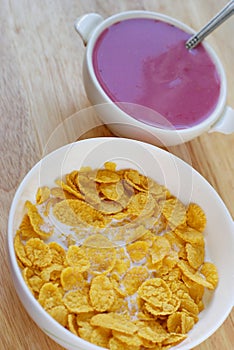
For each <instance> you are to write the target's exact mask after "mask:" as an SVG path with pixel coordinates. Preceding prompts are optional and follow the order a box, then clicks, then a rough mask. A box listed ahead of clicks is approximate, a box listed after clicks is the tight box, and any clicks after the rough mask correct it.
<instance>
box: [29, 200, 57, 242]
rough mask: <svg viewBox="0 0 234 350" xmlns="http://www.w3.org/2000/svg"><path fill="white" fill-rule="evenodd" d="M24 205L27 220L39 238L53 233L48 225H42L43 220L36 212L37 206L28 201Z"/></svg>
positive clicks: (47, 236) (45, 237)
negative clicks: (26, 210) (26, 211)
mask: <svg viewBox="0 0 234 350" xmlns="http://www.w3.org/2000/svg"><path fill="white" fill-rule="evenodd" d="M25 205H26V208H27V209H28V216H29V220H30V223H31V225H32V227H33V229H34V231H35V232H36V233H37V234H38V236H39V237H40V238H44V239H47V238H49V237H50V236H51V235H52V234H53V229H52V228H50V227H44V220H43V219H42V217H41V215H40V214H39V213H38V210H37V207H36V206H35V205H34V204H32V203H31V202H30V201H26V203H25Z"/></svg>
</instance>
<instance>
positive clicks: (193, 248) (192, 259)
mask: <svg viewBox="0 0 234 350" xmlns="http://www.w3.org/2000/svg"><path fill="white" fill-rule="evenodd" d="M185 249H186V252H187V259H188V262H189V264H190V265H191V266H192V267H193V268H194V269H198V268H199V267H200V266H201V264H202V263H203V262H204V258H205V250H204V246H199V245H192V244H190V243H187V244H186V247H185Z"/></svg>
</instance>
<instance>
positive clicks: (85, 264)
mask: <svg viewBox="0 0 234 350" xmlns="http://www.w3.org/2000/svg"><path fill="white" fill-rule="evenodd" d="M66 263H67V264H68V265H69V266H76V267H77V268H79V270H80V272H84V271H86V270H88V268H89V267H90V262H89V259H88V258H87V257H86V254H85V251H84V250H83V249H82V248H80V247H78V246H76V245H71V246H69V248H68V251H67V254H66Z"/></svg>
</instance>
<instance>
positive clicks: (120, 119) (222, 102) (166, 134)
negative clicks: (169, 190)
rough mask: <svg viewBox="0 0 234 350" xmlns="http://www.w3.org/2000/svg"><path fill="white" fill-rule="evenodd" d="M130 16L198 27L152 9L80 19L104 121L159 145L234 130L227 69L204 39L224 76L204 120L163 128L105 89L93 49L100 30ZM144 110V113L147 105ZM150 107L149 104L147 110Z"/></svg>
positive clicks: (91, 93) (90, 84)
mask: <svg viewBox="0 0 234 350" xmlns="http://www.w3.org/2000/svg"><path fill="white" fill-rule="evenodd" d="M129 18H153V19H156V20H161V21H164V22H167V23H170V24H173V25H175V26H177V27H179V28H181V29H182V30H184V31H186V32H188V33H191V34H194V30H193V29H192V28H190V27H188V26H187V25H186V24H184V23H182V22H180V21H178V20H176V19H174V18H171V17H168V16H166V15H163V14H159V13H155V12H149V11H127V12H122V13H118V14H116V15H113V16H111V17H109V18H107V19H105V20H104V19H103V18H102V17H101V16H100V15H99V14H96V13H90V14H86V15H84V16H82V17H80V18H78V19H77V21H76V23H75V28H76V30H77V32H78V33H79V34H80V36H81V37H82V39H83V41H84V44H85V45H87V46H86V50H85V56H84V61H83V79H84V87H85V90H86V94H87V97H88V99H89V100H90V102H91V103H92V104H93V105H94V106H95V107H96V110H97V113H98V115H99V117H100V118H101V119H102V121H103V122H104V123H105V124H107V125H108V127H109V128H110V130H111V131H112V132H113V133H114V134H115V135H118V136H122V137H127V138H133V139H137V140H141V141H145V142H150V143H152V144H155V145H163V146H172V145H176V144H180V143H184V142H186V141H189V140H191V139H193V138H195V137H197V136H199V135H200V134H202V133H203V132H205V131H210V132H211V131H219V132H222V133H232V132H234V110H233V109H232V108H231V107H227V106H226V96H227V83H226V77H225V72H224V69H223V66H222V63H221V62H220V60H219V58H218V56H217V55H216V53H215V52H214V50H213V49H212V48H211V47H210V46H209V45H208V44H207V43H203V45H204V47H205V48H206V50H207V52H208V53H209V55H210V57H211V58H212V60H213V62H214V63H215V65H216V68H217V71H218V73H219V76H220V80H221V89H220V96H219V100H218V103H217V106H216V108H215V110H214V111H213V112H212V114H211V115H210V116H209V117H208V118H207V119H205V120H204V121H202V122H201V123H199V124H197V125H195V126H193V127H190V128H187V129H182V130H176V129H162V128H157V127H154V126H150V125H147V124H145V123H143V122H140V121H138V120H136V119H135V118H133V117H131V116H130V115H128V114H127V113H126V112H124V111H123V109H121V108H120V107H118V106H117V105H116V104H115V103H114V102H113V101H112V100H111V99H110V98H109V97H108V95H107V94H106V93H105V92H104V90H103V88H102V86H101V85H100V83H99V82H98V79H97V77H96V75H95V72H94V67H93V63H92V56H93V49H94V46H95V43H96V41H97V39H98V37H99V36H100V34H101V33H102V32H103V31H104V30H105V29H106V28H108V27H109V26H111V25H112V24H113V23H116V22H119V21H122V20H125V19H129ZM139 108H141V113H144V108H143V107H139ZM146 111H147V109H146V108H145V113H146Z"/></svg>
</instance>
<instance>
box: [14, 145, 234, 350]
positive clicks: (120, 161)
mask: <svg viewBox="0 0 234 350" xmlns="http://www.w3.org/2000/svg"><path fill="white" fill-rule="evenodd" d="M107 160H111V161H114V162H116V163H117V165H118V168H125V167H131V168H135V169H137V170H139V171H141V172H142V173H144V174H146V175H148V176H150V177H152V178H153V179H154V180H156V181H158V182H159V183H161V184H164V185H165V186H167V187H168V188H169V189H170V191H171V192H172V193H173V194H174V195H175V196H177V197H179V198H180V200H181V201H183V202H184V203H185V204H186V203H188V202H190V201H193V202H196V203H198V204H199V205H200V206H201V207H202V208H203V209H204V211H205V213H206V216H207V227H206V230H205V233H204V234H205V241H206V247H207V251H206V254H207V256H208V257H209V258H210V259H211V261H213V262H214V263H215V265H216V266H217V268H218V273H219V284H218V287H217V289H216V290H215V291H214V294H213V295H212V298H211V300H209V301H207V302H206V307H205V310H204V311H202V312H201V314H200V320H199V321H198V323H197V324H196V325H195V326H194V328H193V329H192V330H191V331H190V332H189V335H188V338H187V339H186V340H185V341H183V342H182V343H181V344H179V345H177V346H176V347H175V348H174V349H180V350H188V349H191V348H194V347H195V346H197V345H198V344H200V343H201V342H203V341H204V340H205V339H207V338H208V337H209V336H210V335H211V334H212V333H214V332H215V331H216V330H217V329H218V328H219V327H220V326H221V324H222V323H223V322H224V320H225V319H226V317H227V316H228V314H229V313H230V311H231V309H232V306H233V296H234V273H233V266H234V254H233V251H234V250H233V247H234V235H233V221H232V218H231V216H230V214H229V212H228V210H227V208H226V207H225V205H224V203H223V201H222V200H221V198H220V197H219V195H218V194H217V193H216V192H215V190H214V189H213V188H212V187H211V185H210V184H209V183H208V182H207V181H206V180H205V179H204V178H203V177H202V176H201V175H200V174H199V173H198V172H196V171H195V170H194V169H193V168H192V167H191V166H189V165H188V164H187V163H185V162H184V161H182V160H180V159H179V158H177V157H175V156H173V155H171V154H170V153H168V152H166V151H164V150H162V149H159V148H157V147H155V146H152V145H149V144H146V143H142V142H139V141H134V140H128V139H121V138H94V139H87V140H83V141H79V142H76V143H72V144H68V145H66V146H64V147H62V148H59V149H57V150H56V151H54V152H52V153H50V154H49V155H47V156H46V157H45V158H43V159H42V160H41V161H40V162H39V163H37V164H36V165H35V166H34V167H33V168H32V169H31V171H30V172H29V173H28V174H27V175H26V177H25V178H24V180H23V181H22V183H21V184H20V186H19V188H18V190H17V192H16V194H15V197H14V199H13V202H12V205H11V209H10V215H9V226H8V249H9V261H10V268H11V273H12V277H13V280H14V284H15V288H16V291H17V293H18V295H19V298H20V300H21V302H22V303H23V305H24V307H25V308H26V310H27V312H28V313H29V315H30V316H31V317H32V319H33V320H34V321H35V322H36V323H37V325H38V326H39V327H40V328H41V329H42V330H43V331H44V332H45V333H46V334H47V335H48V336H49V337H51V338H52V339H53V340H54V341H55V342H57V343H59V344H60V345H62V346H63V347H65V348H66V349H69V350H81V349H82V350H97V349H99V350H100V347H98V346H95V345H93V344H90V343H88V342H86V341H84V340H83V339H80V338H79V337H76V336H75V335H73V334H72V333H71V332H69V331H68V330H66V329H65V328H63V327H62V326H61V325H60V324H59V323H57V322H56V321H55V320H54V319H53V318H52V317H50V316H49V314H47V312H46V311H45V310H44V309H43V308H42V307H41V306H40V304H39V303H38V302H37V300H36V299H34V297H33V295H32V294H31V293H30V291H29V289H28V287H27V285H26V284H25V282H24V280H23V277H22V274H21V271H20V268H19V266H18V264H17V261H16V256H15V252H14V244H13V241H14V236H15V232H16V229H17V227H18V225H19V223H20V221H21V219H22V215H23V208H24V202H25V200H27V199H29V200H34V198H35V193H36V191H37V188H38V187H39V186H43V185H48V186H53V184H54V180H55V179H56V178H58V177H59V176H60V175H62V174H65V173H68V172H70V171H72V170H74V169H79V168H80V167H82V166H91V167H93V168H98V167H101V166H103V163H104V162H105V161H107Z"/></svg>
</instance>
